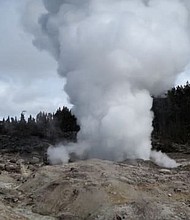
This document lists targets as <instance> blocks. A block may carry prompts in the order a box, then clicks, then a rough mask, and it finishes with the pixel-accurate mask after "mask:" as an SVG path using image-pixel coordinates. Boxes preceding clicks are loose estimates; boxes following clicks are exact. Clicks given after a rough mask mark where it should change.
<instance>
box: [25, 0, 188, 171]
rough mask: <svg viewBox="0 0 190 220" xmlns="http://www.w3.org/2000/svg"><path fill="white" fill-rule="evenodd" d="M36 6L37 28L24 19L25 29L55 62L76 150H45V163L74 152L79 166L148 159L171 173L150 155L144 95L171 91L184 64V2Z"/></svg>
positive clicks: (117, 0) (48, 1)
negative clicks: (73, 121)
mask: <svg viewBox="0 0 190 220" xmlns="http://www.w3.org/2000/svg"><path fill="white" fill-rule="evenodd" d="M35 4H39V1H38V3H34V1H31V2H29V5H30V6H31V5H33V7H29V6H28V7H27V10H28V12H29V10H30V8H33V10H34V5H35ZM41 7H44V9H43V10H44V11H43V13H42V14H40V13H39V14H38V13H37V15H36V18H39V19H38V22H36V21H37V19H33V20H32V19H30V18H29V17H28V19H25V21H24V23H25V26H26V27H27V29H28V31H30V32H32V34H33V35H34V37H35V39H34V42H33V43H34V45H35V46H36V47H38V48H39V49H45V50H47V51H49V52H50V54H51V55H52V56H53V57H54V58H55V59H56V61H57V63H58V73H59V74H60V75H61V76H63V77H66V79H67V83H66V86H65V90H66V92H67V94H68V95H69V98H70V102H71V103H72V104H73V105H74V107H73V112H74V114H75V115H76V116H77V118H78V122H79V124H80V126H81V130H80V132H79V134H78V143H77V144H68V145H67V146H62V147H58V148H50V149H49V150H48V153H49V157H50V159H51V160H52V162H53V163H55V162H57V161H62V162H67V161H68V159H69V154H70V153H72V152H75V154H77V155H78V156H79V157H80V158H81V159H83V158H94V157H95V158H101V159H109V160H116V161H121V160H124V159H126V158H141V159H150V158H153V159H154V160H155V161H156V162H157V163H158V164H161V165H163V166H167V167H174V166H176V163H175V161H173V160H171V159H169V158H168V157H167V156H166V155H162V154H161V153H156V152H151V141H150V137H151V132H152V119H153V113H152V112H151V111H150V109H151V106H152V98H151V95H155V96H156V95H159V94H161V93H163V92H164V91H165V90H167V89H168V88H170V87H171V86H173V84H174V82H175V79H176V76H177V75H178V74H179V73H180V72H182V71H183V69H184V68H185V66H186V65H187V64H188V61H189V58H190V40H189V32H188V27H189V10H188V7H189V5H188V1H187V2H186V1H185V0H80V1H79V0H53V1H52V0H43V5H42V6H41ZM26 14H27V15H28V16H29V15H30V14H31V13H26Z"/></svg>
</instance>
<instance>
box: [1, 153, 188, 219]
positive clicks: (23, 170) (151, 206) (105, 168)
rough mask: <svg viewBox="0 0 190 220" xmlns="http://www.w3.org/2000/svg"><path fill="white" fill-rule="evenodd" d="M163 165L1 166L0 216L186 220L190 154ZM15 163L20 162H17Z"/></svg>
mask: <svg viewBox="0 0 190 220" xmlns="http://www.w3.org/2000/svg"><path fill="white" fill-rule="evenodd" d="M175 157H176V158H177V161H178V162H181V164H182V165H181V166H180V167H178V168H175V169H164V168H161V167H158V166H156V165H154V164H153V163H152V162H150V161H142V160H136V161H132V160H127V161H125V162H123V163H115V162H110V161H102V160H96V159H94V160H86V161H77V162H75V163H70V164H65V165H60V166H58V165H57V166H42V165H41V164H34V165H28V164H27V163H26V162H24V161H23V160H20V162H19V163H11V160H7V161H8V162H6V159H5V158H4V159H3V158H1V159H2V161H3V163H4V164H5V165H6V163H8V164H9V166H11V167H12V166H17V167H20V172H18V169H16V171H15V172H14V168H13V169H11V170H6V169H2V170H1V175H0V219H2V220H4V219H5V220H6V219H8V220H12V219H14V220H15V219H16V220H17V219H21V220H22V219H23V220H25V219H27V220H28V219H29V220H38V219H39V220H41V219H42V220H43V219H44V220H54V219H58V220H62V219H66V220H75V219H76V220H82V219H83V220H84V219H86V220H93V219H94V220H120V219H127V220H135V219H137V220H143V219H144V220H167V219H172V220H173V219H174V220H175V219H176V220H180V219H186V220H188V219H190V155H175ZM18 164H19V166H18Z"/></svg>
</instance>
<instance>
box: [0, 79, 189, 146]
mask: <svg viewBox="0 0 190 220" xmlns="http://www.w3.org/2000/svg"><path fill="white" fill-rule="evenodd" d="M152 111H153V112H154V120H153V128H154V129H153V132H152V137H153V138H154V139H160V140H161V141H163V140H167V141H168V142H176V143H182V144H185V143H190V84H189V83H188V82H187V83H186V85H184V86H178V87H174V88H172V89H171V90H169V91H168V92H167V93H166V94H165V96H164V97H154V98H153V107H152ZM79 130H80V127H79V125H78V124H77V119H76V117H75V116H74V115H73V114H72V113H71V110H69V109H68V108H67V107H63V108H62V109H61V108H59V109H57V111H56V112H55V113H53V114H52V113H45V112H40V113H38V114H37V115H36V117H35V118H34V117H32V116H29V118H28V119H25V115H24V112H22V113H21V115H20V118H19V119H17V118H13V117H8V118H7V119H3V120H2V121H1V122H0V134H4V135H15V136H21V137H22V136H24V137H26V136H38V137H40V138H46V139H50V140H57V139H66V140H69V141H76V139H77V132H78V131H79Z"/></svg>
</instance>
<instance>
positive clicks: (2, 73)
mask: <svg viewBox="0 0 190 220" xmlns="http://www.w3.org/2000/svg"><path fill="white" fill-rule="evenodd" d="M25 2H26V0H19V1H18V0H0V103H1V104H0V118H2V117H7V116H8V115H10V116H19V115H20V113H21V112H22V111H23V110H26V111H27V115H29V114H32V115H35V114H37V113H38V112H39V111H47V112H53V111H55V110H56V109H57V108H58V107H59V106H63V105H67V106H69V104H68V101H67V98H68V97H67V95H66V94H65V93H64V91H63V87H64V82H65V81H64V79H63V78H61V77H59V76H58V74H57V72H56V68H57V66H56V62H55V61H54V60H53V58H51V57H50V55H48V54H47V53H46V52H40V51H38V50H37V49H36V48H35V47H34V46H33V45H32V36H31V35H30V34H28V33H25V32H24V31H23V28H22V25H21V22H20V16H21V14H22V12H21V11H22V7H23V5H24V3H25ZM187 80H189V81H190V71H186V72H184V73H183V74H182V75H181V76H180V77H179V78H178V79H177V81H176V84H184V83H185V82H186V81H187Z"/></svg>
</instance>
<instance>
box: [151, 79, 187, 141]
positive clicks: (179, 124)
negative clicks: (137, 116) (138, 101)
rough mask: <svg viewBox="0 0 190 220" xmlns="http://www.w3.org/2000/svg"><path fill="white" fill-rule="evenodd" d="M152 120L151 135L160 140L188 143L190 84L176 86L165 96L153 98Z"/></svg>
mask: <svg viewBox="0 0 190 220" xmlns="http://www.w3.org/2000/svg"><path fill="white" fill-rule="evenodd" d="M152 110H153V112H154V120H153V128H154V130H153V133H152V136H153V137H156V138H159V139H160V140H167V141H169V142H175V143H181V144H186V143H190V84H189V82H187V83H186V85H184V86H177V87H174V88H172V89H171V90H169V91H168V92H167V94H166V95H165V97H157V98H154V100H153V108H152Z"/></svg>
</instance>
